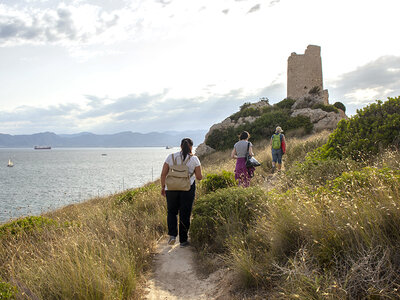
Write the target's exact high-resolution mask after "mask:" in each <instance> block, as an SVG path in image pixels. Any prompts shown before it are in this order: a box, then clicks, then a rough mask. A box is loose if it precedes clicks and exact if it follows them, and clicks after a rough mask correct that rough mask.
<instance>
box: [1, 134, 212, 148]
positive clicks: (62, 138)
mask: <svg viewBox="0 0 400 300" xmlns="http://www.w3.org/2000/svg"><path fill="white" fill-rule="evenodd" d="M206 132H207V131H206V130H192V131H184V132H178V131H167V132H161V133H160V132H150V133H138V132H131V131H126V132H120V133H115V134H94V133H90V132H81V133H77V134H55V133H53V132H42V133H35V134H31V135H10V134H1V133H0V147H1V148H14V147H15V148H25V147H28V148H30V147H34V146H51V147H56V148H57V147H158V146H160V147H163V146H164V147H165V146H179V145H180V142H181V140H182V138H184V137H190V138H191V139H192V140H193V142H194V144H195V146H196V145H198V144H200V143H202V142H203V141H204V136H205V134H206Z"/></svg>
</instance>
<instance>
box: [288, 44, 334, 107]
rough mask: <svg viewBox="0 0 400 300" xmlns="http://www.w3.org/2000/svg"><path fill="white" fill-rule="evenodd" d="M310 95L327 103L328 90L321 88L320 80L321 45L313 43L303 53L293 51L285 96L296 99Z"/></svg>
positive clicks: (289, 59)
mask: <svg viewBox="0 0 400 300" xmlns="http://www.w3.org/2000/svg"><path fill="white" fill-rule="evenodd" d="M310 91H311V92H310ZM311 95H313V96H314V97H315V96H317V97H318V98H319V99H320V101H321V102H323V103H324V104H328V91H327V90H324V89H323V81H322V62H321V47H320V46H315V45H308V47H307V49H306V51H305V52H304V54H296V53H294V52H293V53H292V54H291V55H290V56H289V58H288V70H287V98H291V99H294V100H298V99H303V98H305V97H310V96H311Z"/></svg>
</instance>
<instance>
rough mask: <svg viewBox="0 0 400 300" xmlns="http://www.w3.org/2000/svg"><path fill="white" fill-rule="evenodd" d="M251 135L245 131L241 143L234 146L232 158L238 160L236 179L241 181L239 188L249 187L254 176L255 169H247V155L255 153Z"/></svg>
mask: <svg viewBox="0 0 400 300" xmlns="http://www.w3.org/2000/svg"><path fill="white" fill-rule="evenodd" d="M249 138H250V134H249V133H248V132H247V131H243V132H242V133H241V134H240V136H239V141H238V142H237V143H236V144H235V145H234V146H233V150H232V154H231V157H232V158H233V159H236V168H235V179H236V180H238V181H239V186H243V187H248V186H249V185H250V179H251V178H252V177H253V176H254V167H250V168H247V167H246V154H247V151H249V154H250V155H251V156H254V153H253V144H252V143H251V142H249Z"/></svg>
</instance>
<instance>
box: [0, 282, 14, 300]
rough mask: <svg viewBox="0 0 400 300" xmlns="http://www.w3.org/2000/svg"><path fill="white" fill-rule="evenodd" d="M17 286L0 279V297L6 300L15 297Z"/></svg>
mask: <svg viewBox="0 0 400 300" xmlns="http://www.w3.org/2000/svg"><path fill="white" fill-rule="evenodd" d="M17 292H18V290H17V288H16V287H15V286H12V285H11V284H8V283H7V282H1V281H0V299H2V300H8V299H10V300H11V299H15V298H16V295H17Z"/></svg>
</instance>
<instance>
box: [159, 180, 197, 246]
mask: <svg viewBox="0 0 400 300" xmlns="http://www.w3.org/2000/svg"><path fill="white" fill-rule="evenodd" d="M195 192H196V183H195V182H194V183H193V184H192V186H191V187H190V190H189V191H187V192H185V191H166V192H165V193H166V196H167V209H168V216H167V223H168V235H172V236H177V235H178V225H177V224H178V217H177V215H178V212H179V242H180V243H183V242H186V241H187V239H188V231H189V227H190V215H191V213H192V207H193V201H194V195H195Z"/></svg>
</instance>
